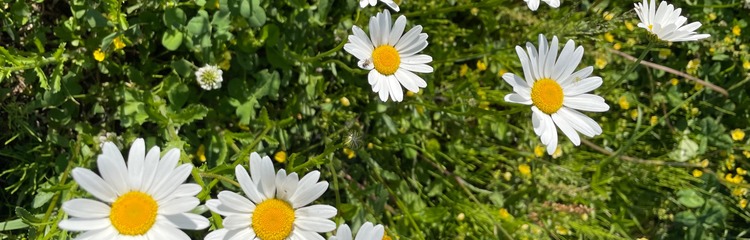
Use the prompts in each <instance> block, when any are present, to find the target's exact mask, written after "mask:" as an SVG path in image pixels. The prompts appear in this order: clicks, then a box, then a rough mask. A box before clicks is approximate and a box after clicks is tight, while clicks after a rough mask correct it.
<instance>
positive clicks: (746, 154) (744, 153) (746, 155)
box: [742, 151, 750, 158]
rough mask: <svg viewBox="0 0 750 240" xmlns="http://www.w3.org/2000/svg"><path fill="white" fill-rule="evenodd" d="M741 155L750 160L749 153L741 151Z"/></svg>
mask: <svg viewBox="0 0 750 240" xmlns="http://www.w3.org/2000/svg"><path fill="white" fill-rule="evenodd" d="M742 155H745V158H750V151H742Z"/></svg>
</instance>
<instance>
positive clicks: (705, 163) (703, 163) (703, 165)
mask: <svg viewBox="0 0 750 240" xmlns="http://www.w3.org/2000/svg"><path fill="white" fill-rule="evenodd" d="M701 167H704V168H705V167H708V159H703V161H701Z"/></svg>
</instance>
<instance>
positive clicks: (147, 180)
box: [139, 146, 171, 192]
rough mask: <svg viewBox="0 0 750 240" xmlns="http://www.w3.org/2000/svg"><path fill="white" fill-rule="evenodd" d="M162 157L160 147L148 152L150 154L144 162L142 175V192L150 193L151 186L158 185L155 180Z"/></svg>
mask: <svg viewBox="0 0 750 240" xmlns="http://www.w3.org/2000/svg"><path fill="white" fill-rule="evenodd" d="M160 155H161V152H160V151H159V147H156V146H154V147H152V148H151V149H150V150H148V153H146V159H145V160H144V161H143V173H142V174H141V186H140V188H139V190H140V191H141V192H146V191H148V189H149V188H150V187H151V185H153V184H154V183H156V181H155V180H154V179H155V178H156V171H157V169H158V168H159V156H160ZM170 172H171V170H170ZM160 174H166V173H160Z"/></svg>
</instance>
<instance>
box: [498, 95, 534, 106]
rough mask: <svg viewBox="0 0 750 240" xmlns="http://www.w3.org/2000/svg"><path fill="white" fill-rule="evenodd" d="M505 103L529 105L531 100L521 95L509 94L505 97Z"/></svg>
mask: <svg viewBox="0 0 750 240" xmlns="http://www.w3.org/2000/svg"><path fill="white" fill-rule="evenodd" d="M504 99H505V101H506V102H509V103H519V104H524V105H531V103H532V102H531V99H528V98H525V97H523V96H522V95H519V94H518V93H510V94H508V95H505V98H504Z"/></svg>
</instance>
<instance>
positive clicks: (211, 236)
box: [204, 228, 228, 240]
mask: <svg viewBox="0 0 750 240" xmlns="http://www.w3.org/2000/svg"><path fill="white" fill-rule="evenodd" d="M227 232H228V230H227V229H226V228H222V229H217V230H215V231H213V232H210V233H208V235H206V238H204V240H224V237H225V236H226V235H227Z"/></svg>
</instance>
